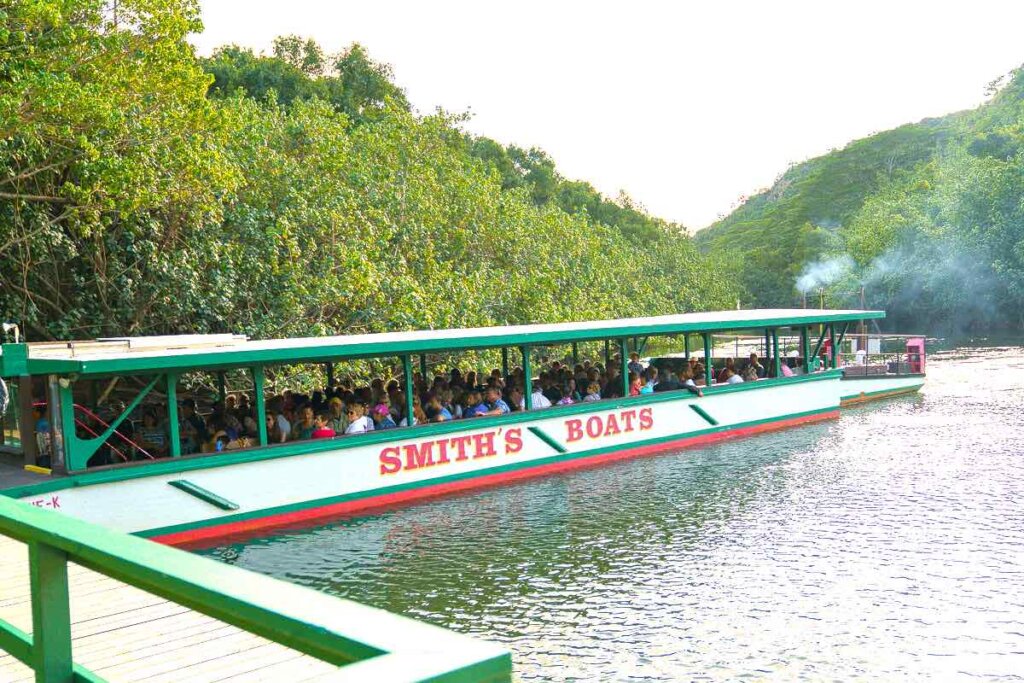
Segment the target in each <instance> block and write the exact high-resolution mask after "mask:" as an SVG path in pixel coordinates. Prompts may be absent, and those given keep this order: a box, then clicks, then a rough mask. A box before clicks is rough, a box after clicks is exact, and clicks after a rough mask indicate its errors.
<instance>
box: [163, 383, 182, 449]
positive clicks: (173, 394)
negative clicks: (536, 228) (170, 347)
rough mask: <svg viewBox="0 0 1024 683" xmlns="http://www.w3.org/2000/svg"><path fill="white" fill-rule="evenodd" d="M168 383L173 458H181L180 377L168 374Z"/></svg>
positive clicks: (168, 426) (168, 410) (169, 422)
mask: <svg viewBox="0 0 1024 683" xmlns="http://www.w3.org/2000/svg"><path fill="white" fill-rule="evenodd" d="M165 381H166V382H167V428H168V430H169V431H170V434H169V435H168V436H169V437H170V440H171V457H172V458H180V457H181V434H180V432H179V430H178V426H179V425H178V375H177V373H174V372H168V373H167V377H166V380H165Z"/></svg>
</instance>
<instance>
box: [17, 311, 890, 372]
mask: <svg viewBox="0 0 1024 683" xmlns="http://www.w3.org/2000/svg"><path fill="white" fill-rule="evenodd" d="M884 317H885V312H884V311H872V310H828V309H802V308H797V309H755V310H735V311H709V312H703V313H682V314H677V315H664V316H653V317H644V318H624V319H617V320H594V321H586V322H570V323H548V324H536V325H506V326H496V327H475V328H463V329H449V330H414V331H409V332H385V333H378V334H356V335H340V336H333V337H300V338H295V339H268V340H255V341H254V340H249V339H246V338H245V337H244V336H239V335H231V334H219V335H180V336H164V337H118V338H108V339H97V340H89V341H72V342H42V343H34V344H29V345H28V359H27V360H28V363H27V366H28V372H29V374H58V375H68V374H76V375H90V376H97V375H117V374H146V373H148V372H153V373H157V372H184V371H189V370H203V369H224V368H230V367H245V366H255V365H275V364H289V363H304V362H327V361H334V360H342V359H354V358H369V357H379V356H402V355H407V354H410V355H411V354H420V353H438V352H452V351H458V350H471V349H487V348H497V347H508V346H523V345H531V346H545V345H553V344H570V343H574V342H585V341H596V340H604V339H622V338H626V337H638V336H657V335H674V334H685V333H700V332H725V331H735V330H744V329H755V328H787V327H804V326H809V325H817V324H821V323H824V324H828V323H837V322H840V323H841V322H852V321H859V320H867V319H872V318H884ZM8 346H9V347H10V346H17V345H8ZM3 361H4V358H3V355H0V375H2V374H3V373H4V362H3Z"/></svg>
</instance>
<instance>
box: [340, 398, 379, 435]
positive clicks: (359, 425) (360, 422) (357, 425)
mask: <svg viewBox="0 0 1024 683" xmlns="http://www.w3.org/2000/svg"><path fill="white" fill-rule="evenodd" d="M347 415H348V427H346V428H345V433H346V434H363V433H365V432H372V431H373V420H371V419H370V418H368V417H367V416H366V406H365V405H363V404H362V403H359V402H355V403H350V404H349V406H348V411H347Z"/></svg>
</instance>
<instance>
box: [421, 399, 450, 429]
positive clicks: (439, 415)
mask: <svg viewBox="0 0 1024 683" xmlns="http://www.w3.org/2000/svg"><path fill="white" fill-rule="evenodd" d="M423 412H424V413H426V415H427V420H428V421H429V422H449V421H450V420H451V419H452V413H451V411H450V410H448V409H447V408H445V407H444V406H443V405H441V397H440V396H438V395H437V394H432V395H431V396H430V398H429V399H428V400H427V405H426V407H425V408H424V409H423Z"/></svg>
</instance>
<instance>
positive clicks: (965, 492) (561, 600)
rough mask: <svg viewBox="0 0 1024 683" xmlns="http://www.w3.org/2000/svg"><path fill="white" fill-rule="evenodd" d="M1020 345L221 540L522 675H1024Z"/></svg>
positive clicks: (231, 556) (258, 562)
mask: <svg viewBox="0 0 1024 683" xmlns="http://www.w3.org/2000/svg"><path fill="white" fill-rule="evenodd" d="M1022 358H1024V357H1022V355H1021V349H1019V348H1005V349H989V350H957V351H952V352H949V353H946V354H942V355H940V356H937V357H935V358H933V359H932V360H931V363H932V364H931V367H930V377H929V383H928V385H927V387H926V391H925V393H924V394H923V395H922V396H919V397H913V398H907V399H901V400H895V401H890V402H888V403H884V404H877V405H874V406H870V405H869V406H864V407H861V408H858V409H855V410H851V411H848V412H845V413H844V415H843V417H842V418H841V419H840V420H839V421H836V422H832V423H828V424H818V425H811V426H807V427H803V428H799V429H794V430H789V431H786V432H780V433H776V434H770V435H764V436H759V437H755V438H750V439H743V440H737V441H733V442H728V443H724V444H721V445H719V446H716V447H713V448H706V449H700V450H689V451H681V452H679V453H676V454H669V455H663V456H655V457H651V458H645V459H640V460H635V461H630V462H623V463H618V464H616V465H612V466H608V467H603V468H600V469H594V470H589V471H583V472H577V473H572V474H568V475H564V476H559V477H553V478H548V479H542V480H538V481H534V482H526V483H523V484H519V485H515V486H508V487H503V488H497V489H492V490H487V491H483V492H480V493H476V494H471V495H466V496H461V497H455V498H448V499H443V500H438V501H435V502H432V503H429V504H425V505H419V506H415V507H409V508H403V509H398V510H393V511H389V512H387V513H384V514H380V515H377V516H373V517H368V518H362V519H355V520H345V521H341V522H338V523H335V524H332V525H328V526H322V527H318V528H314V529H307V530H302V531H290V532H285V533H281V534H278V535H276V536H273V537H270V538H265V539H260V540H255V541H249V542H246V543H243V544H236V545H231V546H225V547H220V548H215V549H212V550H210V551H206V553H207V554H212V555H214V556H217V557H220V558H222V559H224V560H225V561H228V562H232V563H236V564H239V565H241V566H244V567H247V568H250V569H254V570H256V571H261V572H265V573H268V574H272V575H274V576H278V577H281V578H285V579H287V580H290V581H294V582H296V583H301V584H303V585H308V586H312V587H315V588H317V589H319V590H323V591H325V592H328V593H331V594H334V595H340V596H344V597H349V598H352V599H355V600H359V601H362V602H366V603H369V604H372V605H375V606H378V607H383V608H385V609H389V610H393V611H397V612H401V613H404V614H408V615H410V616H414V617H417V618H422V619H425V620H427V621H431V622H434V623H437V624H440V625H444V626H447V627H450V628H453V629H456V630H458V631H461V632H464V633H473V634H479V635H481V636H484V637H487V638H490V639H493V640H498V641H502V642H505V643H507V644H508V645H509V646H510V647H511V648H512V649H513V651H514V653H515V666H516V671H517V675H518V676H519V677H520V678H521V679H523V680H552V679H559V680H594V679H605V680H680V679H695V678H711V679H723V680H724V679H734V678H737V677H752V678H762V677H776V676H782V677H785V678H807V679H811V680H818V679H821V678H824V677H830V678H842V679H848V678H895V677H900V678H906V677H924V676H934V677H955V676H957V675H966V674H970V675H972V676H982V677H997V676H1006V677H1014V676H1018V675H1020V674H1019V672H1022V671H1024V654H1022V653H1024V635H1022V634H1024V621H1022V619H1024V618H1022V617H1021V616H1020V615H1021V607H1022V604H1021V603H1024V575H1022V571H1024V570H1022V569H1021V568H1022V566H1024V562H1022V560H1024V513H1022V512H1021V508H1020V500H1021V498H1022V494H1024V466H1022V463H1021V456H1020V454H1021V453H1024V436H1022V435H1020V434H1018V432H1019V426H1020V423H1021V420H1020V417H1019V415H1020V409H1021V405H1022V398H1024V391H1022V390H1021V388H1020V385H1021V383H1022V380H1024V360H1022Z"/></svg>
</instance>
